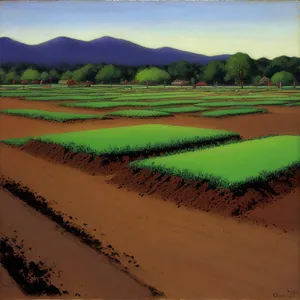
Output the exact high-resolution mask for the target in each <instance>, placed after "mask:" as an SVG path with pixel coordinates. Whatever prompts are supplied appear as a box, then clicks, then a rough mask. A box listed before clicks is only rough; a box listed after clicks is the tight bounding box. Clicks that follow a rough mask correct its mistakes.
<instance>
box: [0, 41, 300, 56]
mask: <svg viewBox="0 0 300 300" xmlns="http://www.w3.org/2000/svg"><path fill="white" fill-rule="evenodd" d="M1 38H7V39H10V40H13V41H15V42H18V43H21V44H24V45H27V46H38V45H41V44H44V43H47V42H49V41H52V40H55V39H59V38H67V39H70V40H75V41H80V42H85V43H90V42H93V41H96V40H100V39H103V38H111V39H115V40H121V41H125V42H128V43H132V44H134V45H137V46H140V47H143V48H145V49H153V50H159V49H166V48H168V49H173V50H177V51H182V52H185V53H192V54H196V55H203V56H208V57H215V56H223V55H229V56H231V55H233V54H228V53H221V54H215V55H209V54H202V53H196V52H191V51H186V50H181V49H178V48H173V47H168V46H164V47H158V48H150V47H145V46H143V45H141V44H137V43H134V42H131V41H129V40H124V39H122V38H116V37H112V36H109V35H104V36H101V37H99V38H95V39H92V40H88V41H85V40H80V39H77V38H72V37H69V36H64V35H63V36H57V37H54V38H52V39H49V40H46V41H44V42H40V43H37V44H27V43H25V42H22V41H20V40H17V39H14V38H11V37H8V36H0V39H1ZM239 52H242V51H238V52H236V53H239ZM242 53H244V52H242ZM246 54H247V53H246ZM248 55H249V54H248ZM249 56H250V55H249ZM281 56H287V55H280V56H274V57H273V58H268V57H266V56H262V57H260V58H257V59H255V60H258V59H261V58H266V59H269V60H272V59H274V58H277V57H281ZM250 57H251V56H250ZM287 57H298V56H295V55H294V56H287ZM251 58H252V57H251ZM298 58H300V57H298Z"/></svg>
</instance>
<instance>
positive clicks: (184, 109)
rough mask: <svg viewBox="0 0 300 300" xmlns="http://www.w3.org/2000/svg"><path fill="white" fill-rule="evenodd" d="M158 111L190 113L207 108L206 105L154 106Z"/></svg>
mask: <svg viewBox="0 0 300 300" xmlns="http://www.w3.org/2000/svg"><path fill="white" fill-rule="evenodd" d="M154 109H156V110H158V111H164V112H167V113H192V112H199V111H204V110H207V109H208V108H206V107H195V106H181V107H164V108H154Z"/></svg>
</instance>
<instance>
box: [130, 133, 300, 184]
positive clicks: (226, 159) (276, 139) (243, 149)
mask: <svg viewBox="0 0 300 300" xmlns="http://www.w3.org/2000/svg"><path fill="white" fill-rule="evenodd" d="M299 144H300V136H288V135H286V136H284V135H283V136H273V137H266V138H262V139H257V140H250V141H244V142H237V143H232V144H228V145H223V146H222V145H221V146H218V147H214V148H207V149H202V150H196V151H191V152H185V153H179V154H174V155H168V156H164V157H158V158H150V159H145V160H141V161H135V162H133V163H131V164H130V166H131V167H133V168H138V169H141V168H146V169H149V170H151V171H155V172H160V173H163V174H168V175H175V176H180V177H182V178H185V179H192V180H208V181H209V182H211V183H212V184H213V185H215V186H217V187H223V188H230V187H231V188H233V187H238V186H241V185H243V184H247V183H250V182H254V181H265V180H267V179H268V178H269V176H272V175H276V174H278V173H279V172H281V171H285V170H287V169H289V168H291V167H295V166H299V164H300V152H299Z"/></svg>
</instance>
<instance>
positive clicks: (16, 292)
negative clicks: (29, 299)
mask: <svg viewBox="0 0 300 300" xmlns="http://www.w3.org/2000/svg"><path fill="white" fill-rule="evenodd" d="M25 297H26V296H25V295H24V294H23V293H22V291H21V290H20V289H19V287H18V286H17V284H16V283H15V282H14V281H13V279H11V277H10V276H9V274H8V273H7V271H6V270H5V269H4V268H3V267H2V265H0V299H4V298H5V299H21V298H25Z"/></svg>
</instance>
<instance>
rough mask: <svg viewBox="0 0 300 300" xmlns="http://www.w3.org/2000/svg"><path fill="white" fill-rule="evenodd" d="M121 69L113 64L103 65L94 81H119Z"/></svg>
mask: <svg viewBox="0 0 300 300" xmlns="http://www.w3.org/2000/svg"><path fill="white" fill-rule="evenodd" d="M120 79H121V71H120V70H119V69H118V68H116V67H115V66H114V65H107V66H105V67H103V68H102V69H101V70H100V71H99V72H98V73H97V75H96V81H98V82H99V81H100V82H101V81H103V82H104V83H113V82H120Z"/></svg>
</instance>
